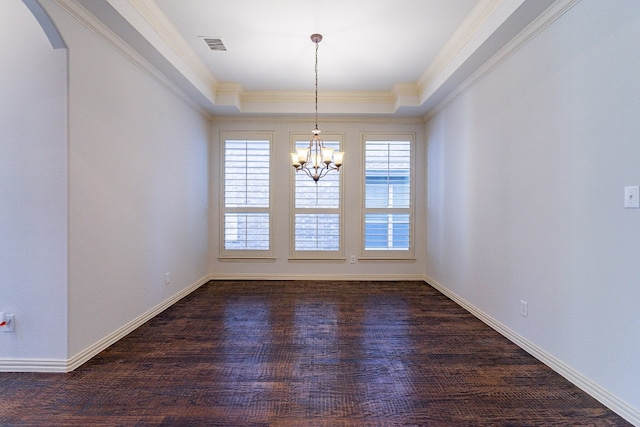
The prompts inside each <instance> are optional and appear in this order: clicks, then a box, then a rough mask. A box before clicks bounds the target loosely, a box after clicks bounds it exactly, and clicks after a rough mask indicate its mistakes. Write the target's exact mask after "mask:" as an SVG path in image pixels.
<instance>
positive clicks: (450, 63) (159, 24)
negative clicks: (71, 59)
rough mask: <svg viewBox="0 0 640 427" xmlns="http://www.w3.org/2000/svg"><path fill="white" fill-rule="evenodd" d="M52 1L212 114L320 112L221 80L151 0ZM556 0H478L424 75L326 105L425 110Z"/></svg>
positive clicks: (339, 110)
mask: <svg viewBox="0 0 640 427" xmlns="http://www.w3.org/2000/svg"><path fill="white" fill-rule="evenodd" d="M54 1H55V2H57V3H79V4H81V5H82V6H84V8H86V9H87V10H88V11H89V12H90V13H91V14H93V15H95V18H93V19H94V20H97V21H100V22H101V23H102V24H103V26H104V27H105V28H108V29H110V30H111V32H112V33H113V34H114V36H113V37H112V36H107V37H106V38H107V39H114V38H115V39H118V40H121V43H120V44H128V45H129V47H128V48H123V47H121V48H119V49H120V50H122V51H123V52H125V53H126V54H127V55H128V56H133V55H132V54H130V53H129V52H137V54H138V55H137V56H138V57H141V58H143V59H146V61H144V62H146V65H143V66H144V67H147V68H154V67H155V68H156V71H155V73H156V75H163V76H164V80H165V81H168V82H170V83H171V84H172V85H173V87H175V88H177V89H178V90H179V91H180V92H181V93H182V94H184V96H186V97H188V98H190V99H191V102H192V104H195V105H199V106H200V108H204V109H205V110H206V112H207V114H208V115H209V116H211V115H218V114H221V115H225V116H228V115H234V114H254V115H256V114H265V115H279V114H290V115H300V114H312V113H313V111H314V109H313V104H314V100H315V97H314V96H313V93H311V92H307V91H304V92H303V91H297V92H287V91H245V90H244V88H243V87H242V85H241V84H240V83H236V82H221V81H219V80H218V79H217V78H216V76H214V75H213V73H212V72H211V70H209V69H208V67H207V66H206V65H205V64H204V62H203V61H202V60H201V59H200V58H199V57H198V55H197V53H196V51H195V50H194V49H193V48H192V47H191V46H190V45H189V44H188V43H187V41H186V40H184V38H182V36H181V35H180V34H179V33H178V30H177V29H176V27H175V26H174V25H173V24H172V22H171V21H170V19H169V18H168V17H167V16H165V15H164V13H163V12H162V10H160V8H159V7H158V6H157V4H156V3H155V2H154V1H153V0H103V1H100V2H98V1H95V0H54ZM554 1H555V0H480V1H479V3H478V4H477V6H476V7H475V8H474V9H473V10H472V12H471V13H470V14H469V15H468V16H467V18H465V20H464V21H463V23H462V24H461V25H460V27H458V29H457V30H456V31H455V32H454V34H453V36H452V37H451V38H450V39H449V41H448V42H447V43H446V44H445V45H444V47H443V48H442V49H441V51H440V52H439V53H438V55H437V56H436V58H435V60H434V61H433V62H432V63H431V64H430V65H429V67H428V68H427V70H425V72H424V73H423V74H422V75H421V76H420V78H419V79H418V81H416V82H409V83H396V84H394V85H393V86H392V87H391V89H390V90H389V91H375V92H356V91H340V92H321V93H320V94H319V96H318V102H319V105H320V109H321V111H325V112H329V113H330V114H334V115H339V114H344V115H348V116H351V115H377V116H380V117H382V116H388V115H404V116H421V117H426V116H427V115H428V113H429V111H430V110H431V109H433V108H435V107H436V105H439V104H440V103H441V102H442V101H443V99H445V98H447V97H450V95H451V94H453V93H455V92H456V91H457V90H459V89H457V88H458V87H459V86H461V85H462V84H463V82H465V81H466V80H467V79H468V78H469V76H470V75H472V74H473V73H474V72H475V71H476V70H478V69H479V68H480V67H482V66H483V64H484V63H485V62H486V61H487V60H489V59H490V58H491V57H492V56H494V55H495V54H496V52H498V51H499V50H500V49H501V48H503V47H504V46H505V45H506V44H507V43H508V42H509V41H510V40H511V39H512V38H513V37H515V36H516V35H517V34H518V33H520V32H521V31H522V30H523V28H525V27H526V26H527V25H528V24H530V23H531V22H532V21H533V20H535V18H537V17H538V16H539V15H540V14H541V13H542V12H543V11H544V10H545V9H546V8H548V7H549V5H550V4H553V3H554ZM557 1H559V2H560V1H565V0H557ZM574 1H575V0H574ZM87 19H88V18H87ZM101 32H102V33H104V31H102V30H99V31H97V33H101ZM103 38H104V36H103ZM134 61H135V59H134ZM138 62H142V61H138Z"/></svg>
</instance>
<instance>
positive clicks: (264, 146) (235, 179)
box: [224, 140, 270, 207]
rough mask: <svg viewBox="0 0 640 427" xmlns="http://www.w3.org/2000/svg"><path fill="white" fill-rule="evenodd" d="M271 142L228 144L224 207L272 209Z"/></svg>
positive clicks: (249, 141)
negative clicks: (270, 198) (270, 178)
mask: <svg viewBox="0 0 640 427" xmlns="http://www.w3.org/2000/svg"><path fill="white" fill-rule="evenodd" d="M269 145H270V144H269V141H268V140H256V141H252V140H226V141H225V147H224V150H225V151H224V204H225V207H269V170H270V168H269Z"/></svg>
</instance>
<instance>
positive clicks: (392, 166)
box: [364, 139, 413, 257]
mask: <svg viewBox="0 0 640 427" xmlns="http://www.w3.org/2000/svg"><path fill="white" fill-rule="evenodd" d="M411 150H412V141H411V140H403V139H398V140H395V139H392V140H365V143H364V158H365V160H364V162H365V168H364V169H365V170H364V175H365V177H364V178H365V179H364V182H365V184H364V185H365V188H364V193H365V209H364V251H365V253H367V252H369V255H371V256H376V254H375V252H377V253H378V254H381V253H383V252H385V251H386V254H387V255H388V256H391V257H394V255H393V254H391V251H401V252H409V251H411V250H412V247H411V246H412V245H411V242H412V230H411V227H412V223H413V221H412V218H411V212H412V207H411V206H412V203H411V202H412V201H411V194H412V192H411V181H412V180H411V163H412V156H411Z"/></svg>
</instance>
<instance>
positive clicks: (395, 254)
mask: <svg viewBox="0 0 640 427" xmlns="http://www.w3.org/2000/svg"><path fill="white" fill-rule="evenodd" d="M368 141H408V142H409V150H410V154H409V156H410V167H411V172H410V174H409V186H410V190H409V197H410V200H409V207H408V208H367V207H366V203H367V202H366V199H367V197H366V185H367V182H366V181H367V180H366V160H367V156H366V154H367V153H366V149H367V142H368ZM415 141H416V134H415V132H362V133H361V134H360V153H361V181H362V182H361V192H360V194H361V195H362V197H361V203H362V204H361V210H360V222H361V228H360V255H359V259H360V260H362V261H367V260H371V261H375V260H395V261H415V260H416V257H415V234H416V233H415V205H416V203H415V188H416V185H415V162H416V160H415V158H416V156H415V153H416V143H415ZM377 213H382V214H387V213H391V214H393V213H396V214H398V213H404V214H408V215H409V249H407V250H402V249H400V250H398V249H386V250H385V249H365V228H366V222H365V216H366V215H367V214H377Z"/></svg>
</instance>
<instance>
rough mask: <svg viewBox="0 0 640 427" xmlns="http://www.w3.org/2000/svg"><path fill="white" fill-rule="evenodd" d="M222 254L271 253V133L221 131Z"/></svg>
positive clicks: (245, 256) (228, 255) (241, 256)
mask: <svg viewBox="0 0 640 427" xmlns="http://www.w3.org/2000/svg"><path fill="white" fill-rule="evenodd" d="M221 139H222V156H221V157H222V170H223V179H222V193H223V208H222V221H221V223H222V234H223V237H224V238H223V239H221V240H222V242H223V247H222V248H221V255H222V257H231V258H235V257H238V258H251V257H269V256H270V255H271V247H272V243H271V228H272V227H271V220H272V218H271V217H272V215H271V212H270V207H271V188H270V187H271V184H270V183H271V177H270V173H271V172H270V171H271V168H270V164H271V160H270V151H271V141H272V139H273V138H272V135H271V134H256V133H245V134H238V133H223V134H222V138H221Z"/></svg>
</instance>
